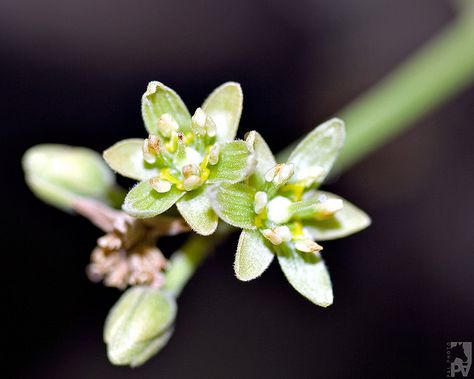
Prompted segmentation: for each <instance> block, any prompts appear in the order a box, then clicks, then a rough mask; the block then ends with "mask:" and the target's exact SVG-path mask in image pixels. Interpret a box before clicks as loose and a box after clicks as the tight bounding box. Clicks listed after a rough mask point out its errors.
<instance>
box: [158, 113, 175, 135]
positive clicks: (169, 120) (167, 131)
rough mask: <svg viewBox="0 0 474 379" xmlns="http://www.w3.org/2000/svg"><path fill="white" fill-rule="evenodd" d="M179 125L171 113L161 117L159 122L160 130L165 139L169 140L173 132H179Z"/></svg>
mask: <svg viewBox="0 0 474 379" xmlns="http://www.w3.org/2000/svg"><path fill="white" fill-rule="evenodd" d="M178 129H179V125H178V123H177V122H176V120H175V119H174V118H173V116H171V115H170V114H169V113H164V114H162V115H161V117H160V119H159V121H158V130H159V131H160V133H161V134H162V135H163V137H167V138H169V137H170V136H171V133H172V132H173V131H175V132H176V131H178Z"/></svg>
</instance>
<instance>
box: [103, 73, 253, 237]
mask: <svg viewBox="0 0 474 379" xmlns="http://www.w3.org/2000/svg"><path fill="white" fill-rule="evenodd" d="M241 112H242V91H241V89H240V86H239V85H238V84H236V83H225V84H223V85H222V86H220V87H219V88H217V89H216V90H215V91H214V92H213V93H211V95H210V96H209V97H208V98H207V99H206V101H205V102H204V103H203V105H202V107H200V108H198V109H197V110H196V112H195V113H194V115H193V116H192V117H191V115H190V114H189V112H188V110H187V108H186V105H185V104H184V103H183V101H182V100H181V98H180V97H179V96H178V95H177V94H176V93H175V92H174V91H173V90H172V89H170V88H168V87H166V86H165V85H163V84H161V83H159V82H151V83H150V84H149V85H148V88H147V90H146V92H145V93H144V95H143V97H142V116H143V120H144V122H145V126H146V129H147V131H148V133H149V136H148V138H147V139H145V140H140V139H128V140H124V141H121V142H118V143H117V144H115V145H114V146H112V147H111V148H110V149H108V150H106V151H105V152H104V158H105V160H106V161H107V163H108V164H109V165H110V167H112V168H113V169H114V170H115V171H117V172H119V173H120V174H122V175H124V176H126V177H129V178H133V179H137V180H140V182H139V183H138V184H137V185H136V186H135V187H134V188H132V190H131V191H130V192H129V193H128V195H127V197H126V199H125V203H124V205H123V209H124V210H125V211H126V212H127V213H129V214H130V215H132V216H135V217H153V216H156V215H159V214H161V213H163V212H165V211H166V210H168V209H169V208H170V207H171V206H173V205H174V204H176V206H177V208H178V210H179V212H180V213H181V215H182V216H183V218H184V219H185V220H186V221H187V222H188V224H189V225H190V226H191V227H192V228H193V229H194V230H195V231H196V232H197V233H199V234H203V235H209V234H212V233H213V232H214V231H215V229H216V227H217V223H218V218H217V215H216V214H215V213H214V211H213V209H212V206H211V203H210V201H209V198H208V196H207V194H206V188H207V187H208V186H209V185H220V184H231V183H237V182H240V181H242V180H244V179H245V178H246V177H247V176H248V175H249V174H250V173H251V172H252V171H253V166H254V164H255V156H254V154H253V153H252V152H251V151H250V150H249V149H248V145H247V144H246V143H245V142H244V141H233V139H234V137H235V134H236V132H237V127H238V124H239V120H240V115H241Z"/></svg>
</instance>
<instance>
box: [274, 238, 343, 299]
mask: <svg viewBox="0 0 474 379" xmlns="http://www.w3.org/2000/svg"><path fill="white" fill-rule="evenodd" d="M282 247H283V245H282ZM281 250H282V251H281V253H279V254H278V262H279V263H280V267H281V269H282V271H283V273H284V274H285V276H286V279H288V282H290V284H291V285H292V286H293V288H294V289H295V290H296V291H298V292H299V293H300V294H302V295H303V296H304V297H306V298H307V299H308V300H310V301H311V302H313V303H314V304H316V305H319V306H321V307H327V306H329V305H331V304H332V303H333V299H334V296H333V292H332V286H331V279H330V278H329V272H328V270H327V268H326V265H325V264H324V261H323V260H322V258H321V256H320V255H319V254H314V253H300V252H298V251H296V250H295V249H294V247H293V245H292V244H285V245H284V248H282V249H281Z"/></svg>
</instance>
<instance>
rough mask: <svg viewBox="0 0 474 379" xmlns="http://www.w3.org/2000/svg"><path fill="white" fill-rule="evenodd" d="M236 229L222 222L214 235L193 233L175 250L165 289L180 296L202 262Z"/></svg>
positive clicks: (170, 262)
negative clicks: (206, 235) (207, 235)
mask: <svg viewBox="0 0 474 379" xmlns="http://www.w3.org/2000/svg"><path fill="white" fill-rule="evenodd" d="M232 230H235V229H234V228H232V227H230V226H228V225H227V224H223V223H221V225H219V228H218V229H217V230H216V232H215V233H214V234H213V235H212V237H205V236H198V235H193V236H191V237H189V238H188V240H187V241H186V242H185V243H184V245H183V246H181V248H180V249H178V250H177V251H175V252H174V253H173V255H172V256H171V258H170V261H169V268H168V272H167V274H166V285H165V289H166V290H168V291H169V292H171V293H172V294H174V295H175V296H176V297H177V296H179V294H180V293H181V290H182V289H183V287H184V286H185V285H186V283H187V282H188V280H189V279H191V277H192V276H193V274H194V272H195V271H196V269H197V268H198V267H199V265H200V264H201V262H202V261H203V260H204V259H205V258H207V256H209V254H211V253H212V252H213V251H214V249H215V248H216V247H217V245H218V244H219V243H220V242H221V241H223V240H224V239H225V238H226V237H227V236H228V235H229V234H230V232H232Z"/></svg>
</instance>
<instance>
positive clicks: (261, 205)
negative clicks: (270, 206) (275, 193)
mask: <svg viewBox="0 0 474 379" xmlns="http://www.w3.org/2000/svg"><path fill="white" fill-rule="evenodd" d="M267 203H268V195H267V193H266V192H263V191H258V192H257V193H256V194H255V199H254V203H253V210H254V211H255V213H256V214H260V213H262V211H263V210H264V209H265V207H266V206H267Z"/></svg>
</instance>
